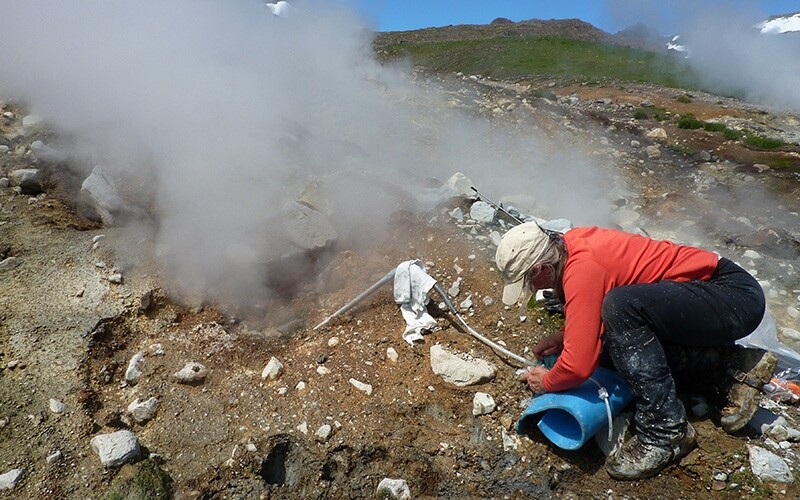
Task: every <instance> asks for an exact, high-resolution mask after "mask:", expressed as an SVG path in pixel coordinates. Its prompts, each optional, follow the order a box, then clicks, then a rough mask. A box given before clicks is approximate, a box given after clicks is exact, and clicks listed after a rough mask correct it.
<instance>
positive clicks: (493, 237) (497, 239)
mask: <svg viewBox="0 0 800 500" xmlns="http://www.w3.org/2000/svg"><path fill="white" fill-rule="evenodd" d="M489 239H490V240H492V244H493V245H494V246H497V245H499V244H500V240H502V239H503V237H502V236H501V235H500V233H499V232H497V231H492V232H491V233H489Z"/></svg>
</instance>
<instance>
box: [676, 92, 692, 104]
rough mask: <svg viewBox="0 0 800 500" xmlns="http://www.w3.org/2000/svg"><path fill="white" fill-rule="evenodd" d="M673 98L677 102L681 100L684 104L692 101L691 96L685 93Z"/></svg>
mask: <svg viewBox="0 0 800 500" xmlns="http://www.w3.org/2000/svg"><path fill="white" fill-rule="evenodd" d="M675 100H676V101H678V102H682V103H684V104H689V103H690V102H692V98H691V97H689V96H688V95H687V94H683V95H679V96H678V97H676V98H675Z"/></svg>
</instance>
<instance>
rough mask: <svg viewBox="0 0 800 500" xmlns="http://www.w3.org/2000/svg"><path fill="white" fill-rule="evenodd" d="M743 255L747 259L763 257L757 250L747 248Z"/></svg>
mask: <svg viewBox="0 0 800 500" xmlns="http://www.w3.org/2000/svg"><path fill="white" fill-rule="evenodd" d="M742 256H743V257H744V258H745V259H753V260H756V259H760V258H761V254H760V253H758V252H756V251H755V250H745V251H744V253H743V254H742Z"/></svg>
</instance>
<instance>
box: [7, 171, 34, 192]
mask: <svg viewBox="0 0 800 500" xmlns="http://www.w3.org/2000/svg"><path fill="white" fill-rule="evenodd" d="M9 177H10V178H11V184H12V185H13V186H19V187H20V188H22V191H23V192H24V193H28V194H34V193H41V192H42V185H41V184H40V183H39V169H38V168H20V169H17V170H12V171H11V173H10V174H9Z"/></svg>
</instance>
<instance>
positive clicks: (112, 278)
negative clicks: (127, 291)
mask: <svg viewBox="0 0 800 500" xmlns="http://www.w3.org/2000/svg"><path fill="white" fill-rule="evenodd" d="M106 279H107V280H108V281H109V282H111V283H114V284H115V285H121V284H122V282H123V279H122V273H114V274H110V275H109V276H108V278H106Z"/></svg>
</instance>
